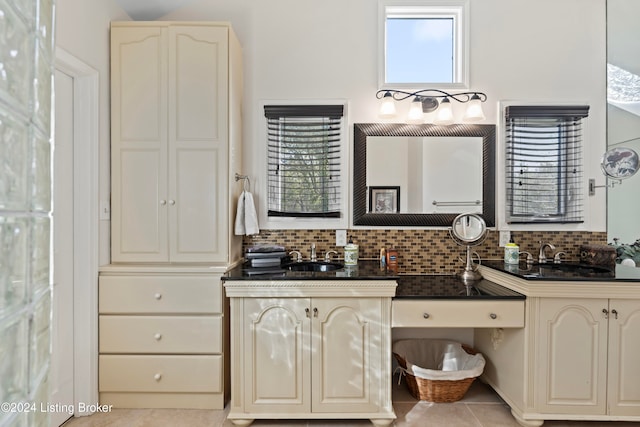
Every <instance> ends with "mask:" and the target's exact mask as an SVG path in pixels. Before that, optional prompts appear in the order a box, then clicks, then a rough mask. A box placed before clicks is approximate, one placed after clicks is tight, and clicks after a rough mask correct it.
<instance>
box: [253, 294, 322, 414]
mask: <svg viewBox="0 0 640 427" xmlns="http://www.w3.org/2000/svg"><path fill="white" fill-rule="evenodd" d="M243 304H244V311H245V325H244V328H245V329H244V331H243V333H244V342H245V351H246V353H245V355H244V359H245V366H244V368H245V384H244V386H245V396H244V399H245V410H246V411H247V412H254V413H285V412H288V413H299V412H309V410H310V408H311V405H310V401H309V396H310V387H309V378H310V368H309V362H310V361H309V348H310V347H309V345H310V339H309V333H310V321H311V319H310V318H307V317H306V315H305V309H307V308H308V307H309V300H308V299H304V298H302V299H300V298H285V299H266V298H245V299H244V302H243Z"/></svg>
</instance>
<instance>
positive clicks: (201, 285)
mask: <svg viewBox="0 0 640 427" xmlns="http://www.w3.org/2000/svg"><path fill="white" fill-rule="evenodd" d="M220 277H221V274H220V273H218V274H211V273H207V274H205V273H191V274H185V273H176V272H173V273H170V272H167V273H165V274H158V273H137V274H124V275H123V274H118V273H115V272H111V273H104V274H102V275H101V276H100V279H99V306H98V311H99V329H100V334H99V393H100V403H101V404H106V405H113V406H114V407H117V408H139V407H143V408H199V409H223V408H224V404H225V401H226V399H225V390H226V393H227V394H228V389H229V387H228V384H226V385H225V369H224V365H225V362H226V360H225V357H226V356H225V354H224V351H225V349H226V347H228V344H227V343H226V341H227V339H226V335H225V333H224V330H225V321H226V319H225V317H224V316H223V313H224V301H225V300H224V298H223V293H222V284H221V281H220Z"/></svg>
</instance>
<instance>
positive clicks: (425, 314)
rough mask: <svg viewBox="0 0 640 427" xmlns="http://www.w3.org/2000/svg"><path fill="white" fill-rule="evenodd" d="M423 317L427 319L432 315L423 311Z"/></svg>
mask: <svg viewBox="0 0 640 427" xmlns="http://www.w3.org/2000/svg"><path fill="white" fill-rule="evenodd" d="M422 317H424V318H425V319H428V318H429V317H431V316H430V315H429V313H423V314H422Z"/></svg>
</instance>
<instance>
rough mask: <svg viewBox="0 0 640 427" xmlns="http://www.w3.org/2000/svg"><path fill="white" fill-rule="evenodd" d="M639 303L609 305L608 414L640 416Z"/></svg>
mask: <svg viewBox="0 0 640 427" xmlns="http://www.w3.org/2000/svg"><path fill="white" fill-rule="evenodd" d="M639 331H640V301H639V300H622V299H612V300H610V302H609V390H608V395H609V413H610V415H638V414H640V381H638V379H639V378H640V364H639V363H638V354H640V332H639Z"/></svg>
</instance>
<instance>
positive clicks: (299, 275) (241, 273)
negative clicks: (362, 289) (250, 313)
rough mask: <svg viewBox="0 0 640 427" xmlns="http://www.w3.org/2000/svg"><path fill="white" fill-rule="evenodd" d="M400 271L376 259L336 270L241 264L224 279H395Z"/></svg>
mask: <svg viewBox="0 0 640 427" xmlns="http://www.w3.org/2000/svg"><path fill="white" fill-rule="evenodd" d="M397 277H398V273H396V272H393V271H390V270H385V269H380V265H379V264H378V263H377V262H375V261H360V262H359V263H358V265H356V266H345V267H344V268H341V269H339V270H334V271H289V270H287V269H285V268H280V267H267V268H251V267H249V266H247V265H240V266H237V267H235V268H234V269H232V270H230V271H229V272H227V273H226V274H225V275H224V276H222V280H223V281H225V280H335V279H341V280H342V279H346V280H389V279H391V280H394V279H396V278H397Z"/></svg>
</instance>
